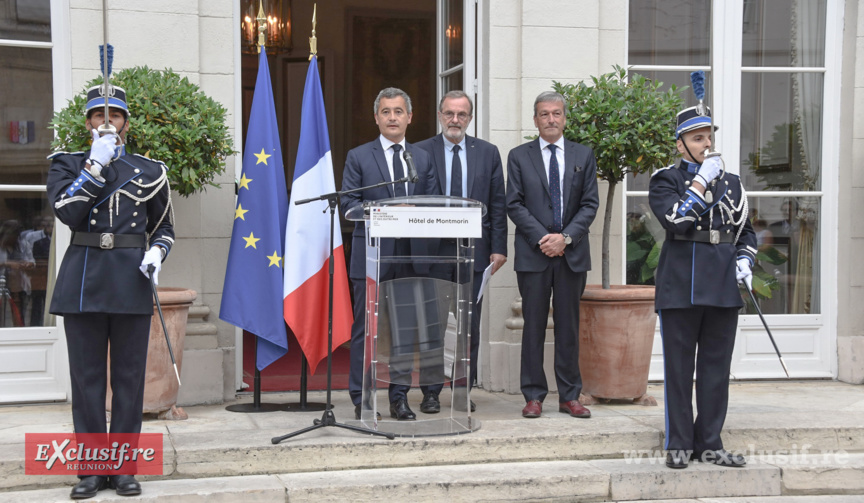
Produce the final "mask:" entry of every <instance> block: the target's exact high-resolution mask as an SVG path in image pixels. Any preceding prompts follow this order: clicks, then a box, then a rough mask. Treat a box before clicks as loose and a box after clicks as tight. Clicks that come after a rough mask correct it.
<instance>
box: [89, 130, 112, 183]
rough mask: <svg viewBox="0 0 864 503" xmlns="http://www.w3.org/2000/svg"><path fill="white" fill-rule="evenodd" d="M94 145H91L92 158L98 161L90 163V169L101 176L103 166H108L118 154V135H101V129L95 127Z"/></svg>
mask: <svg viewBox="0 0 864 503" xmlns="http://www.w3.org/2000/svg"><path fill="white" fill-rule="evenodd" d="M92 132H93V145H92V146H91V147H90V159H93V160H94V161H96V162H95V163H91V164H90V171H91V172H92V173H93V174H94V175H96V176H99V174H100V173H101V172H102V168H103V167H105V166H107V165H108V163H110V162H111V161H112V160H114V156H115V155H116V154H117V135H116V134H106V135H105V136H99V131H97V130H96V128H93V131H92Z"/></svg>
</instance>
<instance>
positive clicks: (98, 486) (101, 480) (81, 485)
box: [69, 475, 108, 500]
mask: <svg viewBox="0 0 864 503" xmlns="http://www.w3.org/2000/svg"><path fill="white" fill-rule="evenodd" d="M107 488H108V477H103V476H101V475H91V476H89V477H84V478H83V479H81V480H80V481H79V482H78V483H77V484H75V487H73V488H72V493H71V494H69V496H70V497H71V498H72V499H73V500H86V499H87V498H92V497H93V496H96V493H98V492H99V491H101V490H102V489H107Z"/></svg>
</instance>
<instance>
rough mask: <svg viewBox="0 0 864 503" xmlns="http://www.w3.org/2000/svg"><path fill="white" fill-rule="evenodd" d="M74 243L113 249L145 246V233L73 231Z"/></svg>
mask: <svg viewBox="0 0 864 503" xmlns="http://www.w3.org/2000/svg"><path fill="white" fill-rule="evenodd" d="M72 244H73V245H78V246H90V247H93V248H102V249H103V250H111V249H113V248H144V247H145V245H146V244H147V239H146V238H145V237H144V234H111V233H110V232H102V233H100V232H73V233H72Z"/></svg>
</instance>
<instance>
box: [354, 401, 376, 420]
mask: <svg viewBox="0 0 864 503" xmlns="http://www.w3.org/2000/svg"><path fill="white" fill-rule="evenodd" d="M375 415H376V416H378V419H381V413H380V412H376V413H375ZM354 419H356V420H358V421H359V420H360V404H359V403H358V404H357V405H355V406H354Z"/></svg>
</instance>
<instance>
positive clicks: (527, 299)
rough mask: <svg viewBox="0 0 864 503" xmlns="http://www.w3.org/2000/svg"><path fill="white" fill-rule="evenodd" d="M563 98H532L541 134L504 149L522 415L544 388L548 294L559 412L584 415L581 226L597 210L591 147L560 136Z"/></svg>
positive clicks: (584, 234)
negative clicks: (520, 324) (518, 300)
mask: <svg viewBox="0 0 864 503" xmlns="http://www.w3.org/2000/svg"><path fill="white" fill-rule="evenodd" d="M566 121H567V111H566V106H565V101H564V97H563V96H561V95H560V94H558V93H556V92H552V91H547V92H544V93H541V94H540V95H539V96H538V97H537V99H536V100H534V125H535V126H537V130H538V131H539V132H540V138H538V139H536V140H534V141H531V142H529V143H526V144H523V145H520V146H518V147H516V148H514V149H513V150H511V151H510V155H509V156H508V158H507V213H508V214H509V215H510V219H511V220H513V223H515V224H516V238H515V243H514V244H515V251H516V260H515V269H516V279H517V281H518V284H519V293H520V295H521V296H522V316H523V318H524V320H525V325H524V328H523V330H522V368H521V372H520V380H521V388H522V395H523V396H524V397H525V401H526V402H527V404H526V405H525V408H524V409H522V416H523V417H528V418H535V417H540V415H541V413H542V410H543V400H544V399H545V398H546V394H547V393H548V391H549V388H548V386H547V384H546V374H545V372H544V371H543V344H544V343H545V341H546V323H547V322H546V320H547V318H548V316H549V299H550V297H551V298H552V302H553V310H554V311H553V319H554V322H555V380H556V382H557V384H558V395H559V411H561V412H564V413H567V414H570V415H571V416H573V417H584V418H587V417H591V412H590V411H589V410H588V409H586V408H585V407H583V406H582V404H580V403H579V393H580V392H581V391H582V376H581V374H580V373H579V299H580V297H581V296H582V292H583V291H584V290H585V281H586V278H587V274H588V270H590V269H591V252H590V248H589V246H588V228H589V227H590V226H591V222H593V221H594V216H595V215H596V214H597V207H598V206H599V199H598V197H597V161H596V160H595V158H594V152H593V151H592V150H591V149H590V148H588V147H585V146H583V145H580V144H578V143H575V142H571V141H569V140H565V139H564V136H563V134H564V126H565V123H566Z"/></svg>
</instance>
